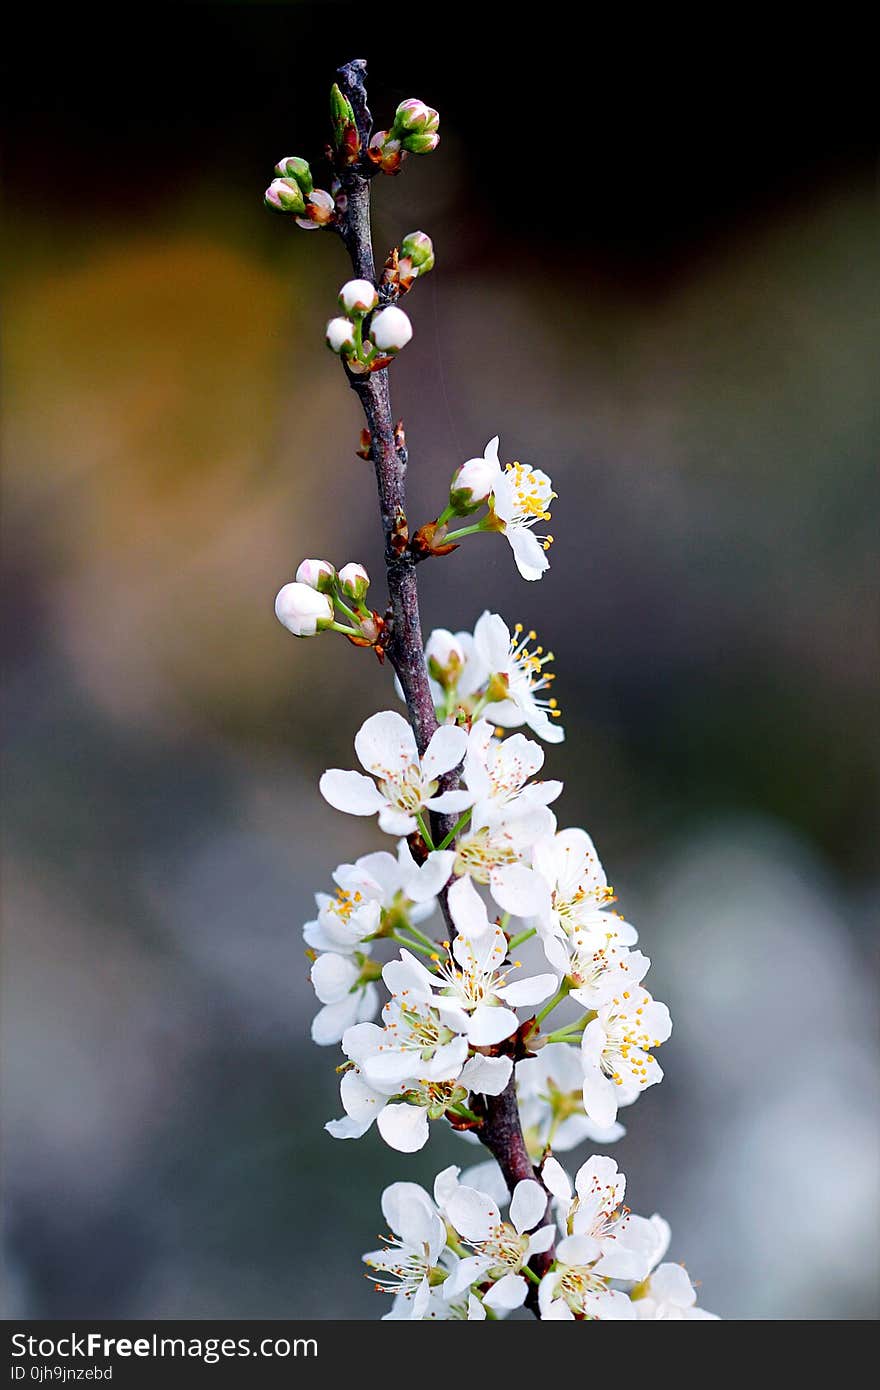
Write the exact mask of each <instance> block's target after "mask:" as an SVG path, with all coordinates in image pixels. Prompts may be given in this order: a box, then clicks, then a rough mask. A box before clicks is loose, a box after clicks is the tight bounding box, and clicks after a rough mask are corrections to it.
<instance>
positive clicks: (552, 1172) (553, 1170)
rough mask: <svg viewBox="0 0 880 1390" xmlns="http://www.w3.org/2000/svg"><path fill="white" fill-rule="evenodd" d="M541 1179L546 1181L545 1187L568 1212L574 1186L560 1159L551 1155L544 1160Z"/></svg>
mask: <svg viewBox="0 0 880 1390" xmlns="http://www.w3.org/2000/svg"><path fill="white" fill-rule="evenodd" d="M541 1177H542V1178H543V1179H544V1186H545V1187H546V1188H548V1190H549V1191H550V1192H552V1194H553V1196H554V1197H556V1198H557V1200H558V1201H560V1202H561V1203H562V1205H563V1206H564V1207H565V1208H566V1210H567V1209H568V1206H569V1204H570V1202H571V1198H572V1186H571V1181H570V1179H569V1176H568V1174H567V1173H566V1171H565V1169H564V1168H563V1166H562V1164H561V1163H560V1162H559V1159H558V1158H554V1157H553V1156H552V1154H551V1155H550V1157H549V1158H545V1159H544V1164H543V1167H542V1168H541Z"/></svg>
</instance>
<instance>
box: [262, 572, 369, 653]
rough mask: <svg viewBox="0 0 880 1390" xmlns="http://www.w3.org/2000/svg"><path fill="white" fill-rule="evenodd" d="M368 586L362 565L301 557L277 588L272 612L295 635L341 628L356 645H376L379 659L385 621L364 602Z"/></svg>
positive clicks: (304, 635) (308, 635)
mask: <svg viewBox="0 0 880 1390" xmlns="http://www.w3.org/2000/svg"><path fill="white" fill-rule="evenodd" d="M369 587H370V576H369V575H368V574H367V571H366V570H365V569H364V567H363V565H357V564H354V563H353V562H349V564H347V565H343V567H342V569H341V570H338V571H337V570H336V569H335V568H334V566H333V565H331V564H330V561H329V560H303V562H302V564H301V565H300V566H299V568H298V569H297V572H296V578H295V579H294V581H293V583H291V584H285V585H283V587H282V588H281V589H279V591H278V593H277V595H276V597H275V616H276V618H277V619H278V621H279V622H280V623H281V624H282V626H283V627H286V628H287V630H288V632H292V633H293V635H294V637H316V636H317V635H318V633H319V632H326V631H332V632H341V633H343V635H344V636H346V637H347V638H348V639H349V641H350V642H353V643H354V644H355V645H356V646H359V647H375V649H376V652H377V655H378V656H379V657H380V659H381V657H382V656H383V655H384V652H383V649H382V645H381V638H382V634H383V632H384V628H385V622H384V619H383V618H381V617H380V616H379V614H378V613H373V612H371V610H370V609H369V608H367V606H366V603H365V599H366V597H367V591H368V589H369ZM337 609H339V610H341V615H342V616H341V620H340V619H339V618H338V617H337V612H336V610H337Z"/></svg>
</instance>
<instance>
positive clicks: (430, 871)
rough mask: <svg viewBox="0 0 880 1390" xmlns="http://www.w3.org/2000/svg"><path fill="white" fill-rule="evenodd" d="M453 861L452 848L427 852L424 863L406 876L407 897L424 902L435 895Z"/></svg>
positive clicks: (449, 872) (446, 877)
mask: <svg viewBox="0 0 880 1390" xmlns="http://www.w3.org/2000/svg"><path fill="white" fill-rule="evenodd" d="M404 843H406V842H405V841H404ZM454 863H455V851H454V850H451V849H444V850H435V851H434V852H433V854H429V855H428V857H427V859H426V860H425V862H424V864H422V865H421V867H419V868H417V869H416V870H415V872H414V873H412V874H411V875H408V876H407V880H406V884H405V889H406V894H407V897H408V898H411V899H412V901H413V902H414V903H424V902H427V901H428V900H429V899H430V898H433V897H436V895H437V894H438V893H439V892H440V889H441V888H442V887H443V885H444V884H445V883H446V881H447V880H448V878H449V877H450V875H451V873H452V867H453V865H454Z"/></svg>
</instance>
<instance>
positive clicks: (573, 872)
mask: <svg viewBox="0 0 880 1390" xmlns="http://www.w3.org/2000/svg"><path fill="white" fill-rule="evenodd" d="M532 863H533V864H534V867H535V869H536V870H537V872H538V873H540V874H541V876H542V878H543V879H544V880H545V881H546V883H547V884H548V886H549V889H550V904H549V910H548V911H547V912H546V913H545V914H544V916H543V917H542V919H541V922H540V923H539V926H540V927H541V928H542V930H543V931H544V932H547V933H552V934H554V935H556V936H559V937H565V936H567V935H568V936H570V935H572V934H573V933H574V932H575V931H577V930H578V929H580V928H584V929H587V930H594V929H600V928H601V929H602V930H604V931H606V932H608V933H610V934H611V935H612V936H613V938H614V941H615V944H616V945H618V946H633V945H635V943H636V941H637V940H638V935H637V933H636V931H635V929H634V928H633V927H632V926H630V924H629V923H628V922H625V921H624V919H623V918H622V917H620V916H619V915H618V914H617V913H609V912H607V911H606V909H607V908H608V907H609V906H610V905H611V904H612V903H613V902H614V901H615V898H614V889H613V888H611V887H610V886H609V883H608V879H607V878H606V877H605V870H604V869H603V868H602V864H601V861H600V859H599V856H598V854H597V853H596V847H595V845H594V844H593V841H592V840H591V839H590V837H589V835H588V834H587V832H586V831H585V830H580V829H570V830H561V831H560V832H559V833H558V834H556V835H553V836H547V837H545V838H543V839H541V840H538V841H536V843H535V845H534V847H533V850H532ZM597 914H599V915H598V916H597ZM603 924H604V925H603Z"/></svg>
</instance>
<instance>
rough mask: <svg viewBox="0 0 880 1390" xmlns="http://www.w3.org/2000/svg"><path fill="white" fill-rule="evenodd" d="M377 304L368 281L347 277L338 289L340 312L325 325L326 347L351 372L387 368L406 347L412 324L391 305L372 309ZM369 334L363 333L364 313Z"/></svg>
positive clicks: (358, 372)
mask: <svg viewBox="0 0 880 1390" xmlns="http://www.w3.org/2000/svg"><path fill="white" fill-rule="evenodd" d="M378 303H379V295H378V293H377V291H376V287H375V285H372V284H371V283H370V281H369V280H348V281H346V283H345V284H344V285H343V286H342V289H341V290H340V291H339V307H340V309H341V310H342V314H340V315H337V317H336V318H333V319H331V320H330V322H329V323H328V324H327V330H326V331H327V346H328V347H329V348H330V351H331V352H335V353H338V354H339V355H340V356H341V357H344V358H345V361H346V365H347V366H348V369H349V371H352V372H354V373H355V375H358V376H360V375H362V374H363V373H364V372H375V371H378V370H379V368H380V367H387V366H388V363H389V362H390V361H391V359H392V357H393V356H394V355H395V354H396V353H398V352H399V351H400V349H401V348H403V347H406V345H407V343H408V342H409V340H410V338H411V337H412V324H411V323H410V321H409V318H408V317H407V315H406V314H405V313H404V312H403V310H402V309H398V308H396V307H395V306H394V305H393V304H389V305H387V306H386V307H385V308H384V309H379V312H378V313H374V312H373V311H374V310H375V309H376V308H377V306H378ZM371 314H372V315H373V317H372V319H371V321H370V330H369V331H370V336H369V337H365V336H364V323H365V320H366V318H367V317H368V315H371Z"/></svg>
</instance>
